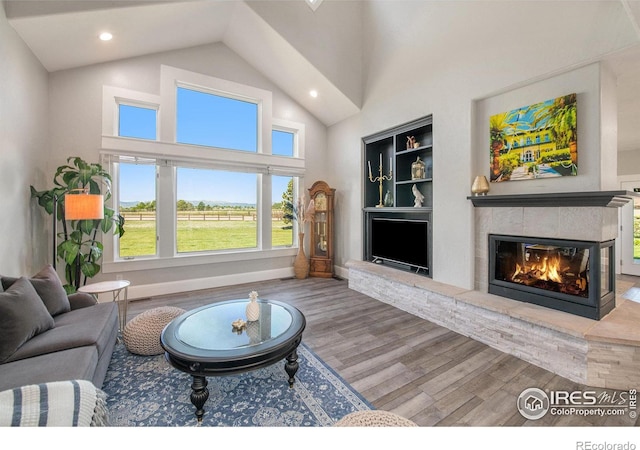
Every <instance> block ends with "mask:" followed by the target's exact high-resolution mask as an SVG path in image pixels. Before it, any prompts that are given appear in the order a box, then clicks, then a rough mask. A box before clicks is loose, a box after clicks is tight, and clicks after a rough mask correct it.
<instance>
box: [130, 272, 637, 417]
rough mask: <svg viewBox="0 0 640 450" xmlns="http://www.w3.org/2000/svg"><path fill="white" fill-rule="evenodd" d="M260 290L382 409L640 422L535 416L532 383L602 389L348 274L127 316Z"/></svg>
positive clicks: (139, 305) (164, 300)
mask: <svg viewBox="0 0 640 450" xmlns="http://www.w3.org/2000/svg"><path fill="white" fill-rule="evenodd" d="M252 290H256V291H258V293H259V295H260V297H261V298H270V299H274V300H280V301H284V302H287V303H290V304H292V305H294V306H296V307H297V308H298V309H300V310H301V311H302V312H303V313H304V315H305V316H306V318H307V328H306V330H305V332H304V334H303V342H304V343H305V344H306V345H307V346H308V347H309V348H311V349H312V350H313V351H314V352H315V353H316V354H318V356H320V357H321V358H322V359H323V360H324V361H325V362H326V363H327V364H328V365H330V366H331V367H332V368H333V369H334V370H335V371H336V372H337V373H338V374H339V375H340V376H341V377H342V378H344V379H345V380H346V381H347V382H349V383H350V384H351V385H352V386H353V387H354V388H355V389H357V390H358V392H360V393H361V394H362V395H363V396H364V397H365V398H366V399H367V400H368V401H369V402H370V403H371V404H373V405H374V406H375V408H377V409H383V410H388V411H393V412H396V413H398V414H400V415H402V416H404V417H407V418H409V419H411V420H413V421H414V422H416V423H417V424H418V425H420V426H632V425H636V426H637V425H640V420H636V419H631V418H630V417H629V415H628V414H627V415H625V416H622V417H620V416H612V417H606V416H605V417H597V416H588V417H583V416H578V415H562V416H558V415H555V416H554V415H551V414H549V413H548V414H547V415H546V416H545V417H543V418H542V419H540V420H536V421H532V420H527V419H525V418H524V417H522V415H521V414H520V413H519V412H518V410H517V408H516V401H517V398H518V396H519V395H520V393H521V392H522V391H523V390H524V389H526V388H529V387H537V388H540V389H543V390H566V391H576V390H579V389H589V390H594V389H593V388H586V387H585V386H580V385H578V384H576V383H574V382H572V381H570V380H567V379H565V378H562V377H559V376H557V375H554V374H553V373H551V372H549V371H547V370H544V369H542V368H540V367H537V366H534V365H532V364H529V363H527V362H525V361H523V360H520V359H518V358H516V357H514V356H511V355H508V354H505V353H502V352H500V351H498V350H494V349H493V348H491V347H488V346H487V345H485V344H482V343H479V342H477V341H474V340H472V339H469V338H467V337H464V336H462V335H460V334H457V333H455V332H452V331H450V330H447V329H446V328H443V327H441V326H438V325H435V324H433V323H431V322H428V321H426V320H423V319H420V318H418V317H416V316H413V315H411V314H409V313H406V312H404V311H401V310H399V309H397V308H394V307H393V306H390V305H387V304H385V303H382V302H379V301H377V300H374V299H372V298H370V297H367V296H365V295H363V294H361V293H359V292H356V291H353V290H351V289H349V288H348V282H347V281H346V280H339V279H335V278H333V279H321V278H308V279H306V280H297V279H284V280H272V281H266V282H257V283H248V284H244V285H236V286H230V287H222V288H216V289H210V290H206V291H197V292H189V293H184V294H176V295H166V296H159V297H154V298H151V299H144V300H136V301H131V302H130V303H129V311H128V319H129V320H131V318H132V317H134V316H135V315H136V314H139V313H140V312H142V311H145V310H147V309H149V308H153V307H156V306H165V305H171V306H178V307H181V308H183V309H186V310H189V309H193V308H196V307H198V306H202V305H205V304H208V303H212V302H215V301H222V300H227V299H233V298H248V295H249V292H250V291H252ZM596 390H597V391H602V390H598V389H596ZM609 392H612V391H611V390H609Z"/></svg>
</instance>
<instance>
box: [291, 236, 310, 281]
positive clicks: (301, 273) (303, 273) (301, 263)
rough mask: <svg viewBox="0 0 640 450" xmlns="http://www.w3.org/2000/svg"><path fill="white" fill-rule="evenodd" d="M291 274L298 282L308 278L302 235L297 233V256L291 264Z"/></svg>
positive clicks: (307, 264) (307, 262)
mask: <svg viewBox="0 0 640 450" xmlns="http://www.w3.org/2000/svg"><path fill="white" fill-rule="evenodd" d="M293 273H294V274H295V276H296V278H298V279H299V280H303V279H305V278H307V277H308V276H309V260H308V259H307V255H305V254H304V233H298V254H297V255H296V259H295V260H294V262H293Z"/></svg>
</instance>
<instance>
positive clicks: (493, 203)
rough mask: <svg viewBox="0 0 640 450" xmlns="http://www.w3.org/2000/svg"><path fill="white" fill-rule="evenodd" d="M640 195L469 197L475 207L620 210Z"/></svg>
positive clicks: (592, 193)
mask: <svg viewBox="0 0 640 450" xmlns="http://www.w3.org/2000/svg"><path fill="white" fill-rule="evenodd" d="M633 197H639V198H640V194H639V193H637V192H631V191H592V192H557V193H544V194H513V195H477V196H470V197H467V199H469V200H471V202H472V203H473V206H475V207H490V208H496V207H506V206H527V207H564V206H600V207H610V208H620V207H622V206H624V204H625V203H627V202H629V201H631V199H632V198H633Z"/></svg>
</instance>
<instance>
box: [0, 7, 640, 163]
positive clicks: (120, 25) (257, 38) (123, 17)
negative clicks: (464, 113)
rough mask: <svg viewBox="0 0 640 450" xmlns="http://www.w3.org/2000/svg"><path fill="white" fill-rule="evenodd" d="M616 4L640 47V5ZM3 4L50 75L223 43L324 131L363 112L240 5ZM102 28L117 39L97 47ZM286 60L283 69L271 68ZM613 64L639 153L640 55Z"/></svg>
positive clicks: (629, 138) (629, 136)
mask: <svg viewBox="0 0 640 450" xmlns="http://www.w3.org/2000/svg"><path fill="white" fill-rule="evenodd" d="M298 1H303V0H298ZM619 1H620V4H621V5H622V6H623V7H624V9H625V11H626V13H627V15H628V17H629V21H630V22H631V23H632V24H633V26H634V28H635V30H636V31H637V33H638V36H639V42H640V26H639V25H638V24H639V23H640V20H639V19H640V1H636V0H619ZM4 5H5V11H6V14H7V19H8V20H9V22H10V24H11V25H12V26H13V27H14V28H15V30H16V31H17V32H18V34H19V35H20V36H21V38H22V39H23V40H24V41H25V42H26V44H27V45H28V46H29V47H30V48H31V50H32V51H33V53H34V54H35V55H36V57H37V58H38V59H39V60H40V61H41V62H42V64H43V65H44V67H45V68H46V69H47V70H48V71H50V72H55V71H58V70H64V69H70V68H74V67H80V66H85V65H90V64H95V63H101V62H106V61H111V60H116V59H121V58H128V57H135V56H140V55H144V54H149V53H156V52H161V51H167V50H175V49H180V48H186V47H192V46H196V45H201V44H207V43H212V42H223V43H224V44H225V45H227V46H228V47H230V48H231V49H232V50H233V51H235V52H236V53H238V54H239V55H240V56H241V57H243V58H244V59H245V60H246V61H251V63H252V64H253V65H254V66H255V67H256V69H258V70H260V71H261V72H262V73H263V74H264V75H265V76H266V77H267V78H269V79H270V80H271V81H272V82H273V83H274V84H276V85H277V86H279V87H280V88H281V89H282V90H283V91H285V92H286V93H288V94H289V95H290V96H291V97H292V98H294V99H296V100H297V101H298V102H299V103H300V104H301V105H302V106H304V107H305V108H306V109H307V110H309V111H310V112H311V113H312V114H314V115H315V116H316V117H318V119H319V120H321V121H322V122H323V123H324V124H325V125H327V126H329V125H332V124H335V123H337V122H339V121H341V120H343V119H345V118H346V117H349V116H351V115H353V114H355V113H357V112H358V110H359V107H360V105H356V104H354V102H353V101H352V100H351V99H350V98H349V97H348V96H347V95H345V94H344V93H343V92H341V91H340V90H339V89H338V88H337V87H336V86H335V85H334V84H333V83H332V82H331V81H330V80H329V79H327V77H325V76H324V75H323V74H322V73H320V71H318V70H317V69H316V68H315V67H314V66H313V65H312V64H311V63H310V62H309V60H307V59H306V58H305V57H304V55H302V54H300V53H299V52H298V51H297V50H296V49H295V48H294V46H292V45H291V44H290V43H289V42H287V41H286V40H285V39H284V38H283V37H282V36H281V35H280V34H278V33H277V32H276V31H274V30H273V29H272V28H271V27H270V26H269V25H268V24H267V23H266V22H265V21H264V20H262V19H261V18H260V16H258V14H256V13H255V12H254V10H253V9H252V8H250V7H249V6H248V5H247V4H245V3H244V2H242V1H237V0H205V1H189V0H162V1H151V0H146V1H134V0H129V1H124V0H123V1H101V0H84V1H80V0H30V1H24V0H8V1H5V2H4ZM322 8H323V5H321V6H320V7H319V11H322ZM387 19H389V20H390V19H391V18H387ZM103 30H109V31H110V32H111V33H113V35H114V39H113V40H112V41H110V42H107V43H104V42H101V41H99V40H98V39H97V35H98V34H99V33H100V32H101V31H103ZM167 30H170V31H169V32H168V31H167ZM401 44H402V43H397V45H401ZM283 59H284V60H286V61H287V67H288V70H287V71H282V70H280V69H279V68H278V67H279V64H275V63H274V62H276V61H281V60H283ZM610 59H611V64H612V67H613V68H614V70H615V71H616V74H617V75H618V77H619V78H618V79H619V94H618V98H619V102H618V103H619V111H618V118H619V124H618V135H619V139H618V140H619V150H620V151H626V150H638V149H640V126H637V118H638V117H640V50H638V49H631V50H629V51H625V52H621V53H620V54H619V55H615V56H613V57H612V58H610ZM363 76H364V77H366V74H363ZM311 87H314V88H316V89H318V90H319V91H320V92H322V96H321V97H320V98H319V99H312V98H310V96H309V94H308V92H309V89H310V88H311Z"/></svg>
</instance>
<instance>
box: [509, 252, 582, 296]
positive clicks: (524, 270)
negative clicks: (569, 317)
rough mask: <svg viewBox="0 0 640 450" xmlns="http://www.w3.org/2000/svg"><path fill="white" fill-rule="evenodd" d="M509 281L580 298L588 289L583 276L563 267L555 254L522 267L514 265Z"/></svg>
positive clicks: (559, 258)
mask: <svg viewBox="0 0 640 450" xmlns="http://www.w3.org/2000/svg"><path fill="white" fill-rule="evenodd" d="M511 281H513V282H516V283H521V284H525V285H527V286H535V287H540V288H542V289H549V290H557V291H559V292H564V293H566V294H572V295H580V296H584V295H585V293H586V291H587V287H588V281H587V278H586V277H585V276H584V274H575V273H572V272H571V268H570V267H568V266H567V267H563V265H562V258H561V257H560V255H557V254H551V255H546V256H544V257H542V258H540V259H539V260H537V261H527V262H526V263H525V264H524V265H521V264H518V263H516V267H515V272H514V273H513V275H512V276H511ZM550 285H553V286H550Z"/></svg>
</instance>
